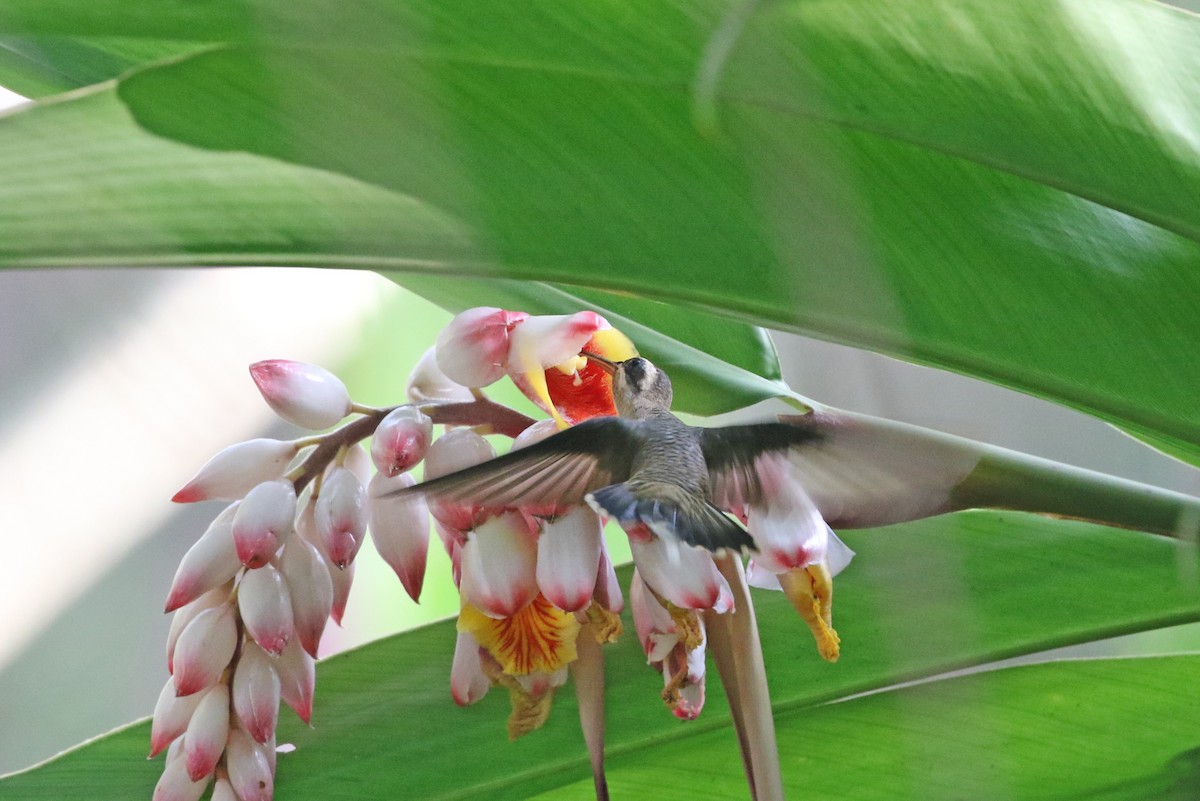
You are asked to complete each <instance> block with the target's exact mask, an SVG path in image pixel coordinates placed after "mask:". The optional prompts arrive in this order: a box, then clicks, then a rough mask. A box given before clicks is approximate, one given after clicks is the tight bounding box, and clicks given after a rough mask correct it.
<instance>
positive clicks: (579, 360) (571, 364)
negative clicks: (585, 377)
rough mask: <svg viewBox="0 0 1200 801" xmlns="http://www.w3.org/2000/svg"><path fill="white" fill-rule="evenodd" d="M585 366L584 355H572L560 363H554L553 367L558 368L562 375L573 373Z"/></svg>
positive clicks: (585, 358) (585, 359)
mask: <svg viewBox="0 0 1200 801" xmlns="http://www.w3.org/2000/svg"><path fill="white" fill-rule="evenodd" d="M585 367H587V357H586V356H572V357H571V358H569V359H567V360H566V361H565V362H563V363H562V364H556V365H554V369H555V370H558V371H559V372H560V373H562V374H563V375H574V374H575V373H578V372H579V371H580V370H582V369H583V368H585Z"/></svg>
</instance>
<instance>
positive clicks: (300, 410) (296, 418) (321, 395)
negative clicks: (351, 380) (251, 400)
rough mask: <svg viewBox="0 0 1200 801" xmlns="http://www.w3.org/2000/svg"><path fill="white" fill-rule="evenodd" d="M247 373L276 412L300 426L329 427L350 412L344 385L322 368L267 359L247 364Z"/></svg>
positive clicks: (312, 427)
mask: <svg viewBox="0 0 1200 801" xmlns="http://www.w3.org/2000/svg"><path fill="white" fill-rule="evenodd" d="M250 375H251V377H252V378H253V379H254V383H255V384H256V385H258V391H259V392H261V393H262V396H263V398H264V399H265V400H266V401H267V404H268V405H269V406H270V407H271V408H272V409H273V410H275V413H276V414H278V415H279V416H280V417H282V418H283V419H284V420H287V421H288V422H289V423H294V424H295V425H298V426H300V427H301V428H307V429H311V430H318V429H322V428H329V427H330V426H332V425H336V424H337V423H338V421H340V420H341V419H342V418H343V417H345V416H346V415H348V414H350V409H351V400H350V393H349V392H347V391H346V385H345V384H343V383H342V382H341V379H339V378H338V377H337V376H335V375H334V374H333V373H331V372H329V371H328V370H326V369H325V368H323V367H317V366H316V365H313V364H305V363H304V362H294V361H290V360H288V359H270V360H268V361H262V362H255V363H254V364H252V365H250Z"/></svg>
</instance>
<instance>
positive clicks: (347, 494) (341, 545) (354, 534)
mask: <svg viewBox="0 0 1200 801" xmlns="http://www.w3.org/2000/svg"><path fill="white" fill-rule="evenodd" d="M316 523H317V531H318V532H319V533H320V535H321V539H322V540H323V541H324V543H325V550H326V552H327V553H328V554H329V558H330V560H331V561H332V562H333V563H334V564H335V565H337V566H338V567H342V568H344V567H345V566H346V565H348V564H350V563H351V562H353V561H354V557H355V556H356V555H357V554H358V549H359V548H360V547H362V542H363V537H365V536H366V533H367V493H366V490H364V489H363V485H362V483H361V482H359V480H358V476H356V475H354V473H352V472H351V471H350V470H348V469H347V468H344V467H339V468H337V469H336V470H334V471H333V472H332V473H330V475H329V477H328V478H326V479H325V483H324V484H323V485H322V487H321V494H320V495H319V496H318V497H317V508H316Z"/></svg>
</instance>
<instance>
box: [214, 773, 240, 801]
mask: <svg viewBox="0 0 1200 801" xmlns="http://www.w3.org/2000/svg"><path fill="white" fill-rule="evenodd" d="M209 801H240V799H239V798H238V797H237V793H235V792H234V791H233V785H232V784H230V783H229V777H227V776H218V777H217V780H216V781H215V782H213V791H212V798H211V799H209Z"/></svg>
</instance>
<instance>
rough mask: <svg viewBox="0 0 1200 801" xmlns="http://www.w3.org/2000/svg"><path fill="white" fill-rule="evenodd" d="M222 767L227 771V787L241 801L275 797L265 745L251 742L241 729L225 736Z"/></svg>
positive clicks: (273, 777) (265, 799) (269, 799)
mask: <svg viewBox="0 0 1200 801" xmlns="http://www.w3.org/2000/svg"><path fill="white" fill-rule="evenodd" d="M225 768H226V770H228V771H229V784H230V785H231V786H232V787H233V791H234V792H235V793H237V797H238V798H239V799H241V801H271V799H272V797H273V796H274V794H275V770H274V768H273V767H272V765H271V762H270V759H269V758H268V757H267V754H266V751H265V746H264V745H260V744H259V743H256V742H254V739H253V738H252V737H251V736H250V735H249V734H247V733H246V732H244V731H242V730H241V729H234V730H233V731H231V732H230V733H229V749H228V755H227V756H226V758H225Z"/></svg>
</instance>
